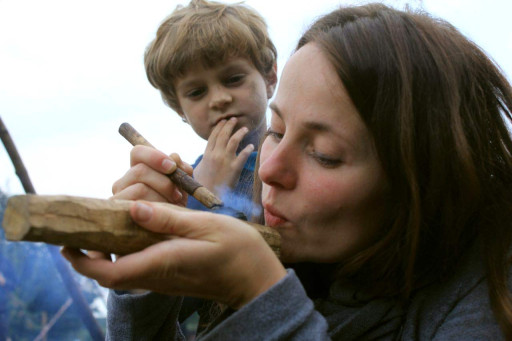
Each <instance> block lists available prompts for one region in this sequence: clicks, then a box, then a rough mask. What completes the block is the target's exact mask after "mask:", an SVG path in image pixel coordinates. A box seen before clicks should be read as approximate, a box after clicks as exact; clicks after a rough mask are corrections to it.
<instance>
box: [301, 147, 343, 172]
mask: <svg viewBox="0 0 512 341" xmlns="http://www.w3.org/2000/svg"><path fill="white" fill-rule="evenodd" d="M309 155H311V157H313V159H314V160H315V161H316V162H318V163H319V164H320V165H321V166H323V167H326V168H335V167H337V166H339V165H340V164H341V163H342V160H341V159H338V158H334V157H331V156H328V155H325V154H322V153H319V152H317V151H314V150H313V151H311V152H309Z"/></svg>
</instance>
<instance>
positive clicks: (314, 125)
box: [269, 102, 331, 131]
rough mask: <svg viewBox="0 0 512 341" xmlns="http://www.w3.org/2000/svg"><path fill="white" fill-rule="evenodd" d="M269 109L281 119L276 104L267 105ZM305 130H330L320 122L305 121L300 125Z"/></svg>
mask: <svg viewBox="0 0 512 341" xmlns="http://www.w3.org/2000/svg"><path fill="white" fill-rule="evenodd" d="M269 108H270V109H272V111H273V112H274V113H275V114H276V115H277V116H279V117H280V118H281V119H282V118H283V116H282V113H281V111H280V110H279V108H278V106H277V104H275V102H272V103H270V104H269ZM302 125H303V126H304V127H305V128H306V129H308V130H316V131H330V130H331V128H330V127H329V125H327V124H324V123H322V122H317V121H305V122H304V123H303V124H302Z"/></svg>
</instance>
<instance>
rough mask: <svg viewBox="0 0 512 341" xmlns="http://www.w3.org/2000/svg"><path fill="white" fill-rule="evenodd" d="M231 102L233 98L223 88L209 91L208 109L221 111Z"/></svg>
mask: <svg viewBox="0 0 512 341" xmlns="http://www.w3.org/2000/svg"><path fill="white" fill-rule="evenodd" d="M232 101H233V97H232V96H231V94H230V93H229V91H227V89H225V88H223V87H216V88H214V89H212V90H211V99H210V109H222V108H224V107H225V106H226V105H228V104H229V103H231V102H232Z"/></svg>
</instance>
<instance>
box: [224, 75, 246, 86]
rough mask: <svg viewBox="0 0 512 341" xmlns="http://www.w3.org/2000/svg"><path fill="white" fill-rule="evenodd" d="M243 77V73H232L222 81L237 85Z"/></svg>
mask: <svg viewBox="0 0 512 341" xmlns="http://www.w3.org/2000/svg"><path fill="white" fill-rule="evenodd" d="M244 78H245V74H241V73H240V74H236V75H232V76H230V77H228V78H227V79H226V80H225V81H224V83H226V84H227V85H238V84H240V83H241V82H242V81H243V80H244Z"/></svg>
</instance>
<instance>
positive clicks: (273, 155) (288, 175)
mask: <svg viewBox="0 0 512 341" xmlns="http://www.w3.org/2000/svg"><path fill="white" fill-rule="evenodd" d="M296 156H297V153H296V152H293V150H291V149H289V148H287V146H286V145H285V144H283V141H281V143H279V144H272V143H269V144H265V142H264V143H263V146H262V148H261V152H260V161H261V162H260V167H259V169H258V175H259V177H260V179H261V181H263V182H264V183H265V184H267V185H269V186H274V187H279V188H282V189H288V190H289V189H292V188H294V187H295V185H296V183H297V171H298V169H297V168H298V167H299V164H298V161H299V160H298V159H297V158H296Z"/></svg>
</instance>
